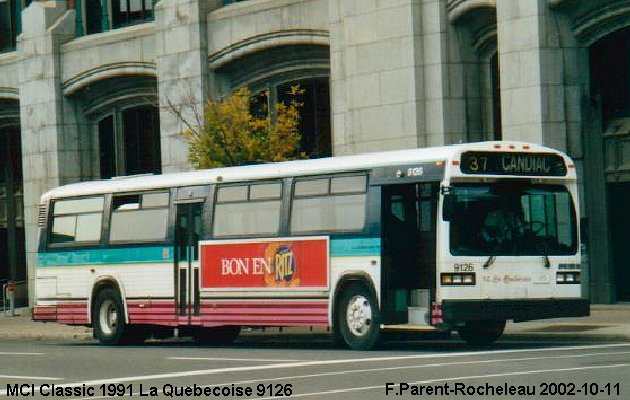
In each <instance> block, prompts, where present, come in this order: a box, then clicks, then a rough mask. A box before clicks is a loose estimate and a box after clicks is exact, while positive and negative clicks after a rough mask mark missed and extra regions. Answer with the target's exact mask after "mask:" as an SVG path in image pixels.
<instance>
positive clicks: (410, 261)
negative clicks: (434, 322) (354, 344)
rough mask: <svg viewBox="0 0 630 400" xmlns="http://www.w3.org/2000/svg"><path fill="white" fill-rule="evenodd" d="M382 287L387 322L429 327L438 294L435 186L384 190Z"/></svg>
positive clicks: (386, 188) (431, 183)
mask: <svg viewBox="0 0 630 400" xmlns="http://www.w3.org/2000/svg"><path fill="white" fill-rule="evenodd" d="M381 193H382V201H381V206H382V209H381V218H382V221H381V228H382V232H381V235H382V238H383V249H382V252H383V254H382V256H383V263H382V273H381V285H382V286H381V288H382V293H383V298H384V299H385V301H384V308H385V309H384V310H383V311H384V312H383V314H384V315H383V320H384V322H385V323H386V324H412V325H425V324H428V320H427V318H426V315H425V314H426V312H428V310H429V307H430V301H431V299H432V297H433V295H434V293H435V274H436V272H435V269H436V262H435V260H436V212H437V211H436V210H437V198H438V184H437V183H436V182H427V183H409V184H399V185H389V186H383V188H382V192H381Z"/></svg>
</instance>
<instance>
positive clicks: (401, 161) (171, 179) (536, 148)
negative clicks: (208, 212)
mask: <svg viewBox="0 0 630 400" xmlns="http://www.w3.org/2000/svg"><path fill="white" fill-rule="evenodd" d="M508 145H509V147H508ZM497 146H501V147H500V148H498V147H497ZM469 150H487V151H501V150H505V151H527V152H552V153H559V154H562V153H561V152H558V151H557V150H554V149H551V148H548V147H544V146H540V145H537V144H533V143H524V142H476V143H465V144H455V145H450V146H443V147H426V148H420V149H408V150H392V151H385V152H379V153H366V154H359V155H350V156H340V157H330V158H318V159H309V160H296V161H285V162H277V163H267V164H257V165H247V166H240V167H227V168H214V169H205V170H194V171H188V172H179V173H167V174H161V175H150V174H147V175H135V176H123V177H115V178H111V179H103V180H96V181H88V182H80V183H72V184H68V185H64V186H60V187H57V188H55V189H52V190H50V191H48V192H46V193H45V194H44V195H43V196H42V202H46V201H47V200H48V199H49V198H62V197H74V196H84V195H91V194H104V193H119V192H130V191H143V190H151V189H161V188H171V187H181V186H195V185H208V184H213V183H218V182H221V183H227V182H242V181H249V180H258V179H274V178H283V177H289V176H307V175H317V174H326V173H333V172H344V171H345V172H351V171H361V170H369V169H372V168H378V167H387V166H395V165H405V164H412V163H418V162H422V163H424V162H432V161H445V162H446V163H447V165H448V164H450V161H451V160H452V159H456V158H458V156H459V155H460V154H461V153H462V152H464V151H469ZM563 156H564V154H563ZM565 157H566V156H565Z"/></svg>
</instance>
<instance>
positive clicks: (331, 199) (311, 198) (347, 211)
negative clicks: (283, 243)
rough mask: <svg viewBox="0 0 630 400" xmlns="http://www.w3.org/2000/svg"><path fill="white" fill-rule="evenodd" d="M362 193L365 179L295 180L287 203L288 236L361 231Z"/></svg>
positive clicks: (351, 176)
mask: <svg viewBox="0 0 630 400" xmlns="http://www.w3.org/2000/svg"><path fill="white" fill-rule="evenodd" d="M366 190H367V178H366V176H365V175H347V176H337V177H332V178H317V179H312V178H310V179H304V180H297V181H296V183H295V186H294V190H293V198H292V201H291V228H290V229H291V233H297V234H302V233H315V232H347V231H360V230H362V229H363V227H364V226H365V210H366V202H367V196H366Z"/></svg>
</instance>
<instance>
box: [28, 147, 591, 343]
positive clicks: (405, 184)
mask: <svg viewBox="0 0 630 400" xmlns="http://www.w3.org/2000/svg"><path fill="white" fill-rule="evenodd" d="M577 197H578V196H577V189H576V173H575V166H574V164H573V162H572V161H571V159H570V158H568V157H567V156H566V155H564V154H563V153H560V152H558V151H555V150H552V149H549V148H545V147H541V146H538V145H535V144H527V143H507V142H484V143H473V144H463V145H453V146H447V147H439V148H425V149H413V150H402V151H391V152H383V153H375V154H364V155H356V156H346V157H334V158H328V159H317V160H301V161H291V162H283V163H270V164H262V165H251V166H243V167H232V168H220V169H211V170H202V171H194V172H184V173H177V174H165V175H159V176H158V175H148V176H136V177H124V178H114V179H109V180H101V181H95V182H85V183H77V184H71V185H67V186H63V187H59V188H56V189H54V190H51V191H49V192H48V193H46V194H44V196H43V197H42V201H41V209H40V213H39V216H40V218H39V229H40V244H39V255H38V267H37V284H36V299H37V303H36V306H35V307H34V310H33V317H34V319H35V320H38V321H56V322H58V323H63V324H72V325H86V326H92V327H94V336H95V337H96V338H97V339H98V340H99V341H100V342H101V343H103V344H120V343H129V342H141V341H143V340H144V339H145V338H146V337H147V335H153V336H154V337H156V336H157V337H161V336H166V335H168V334H172V332H173V330H174V328H178V331H179V333H180V335H183V334H187V335H192V336H194V337H196V338H197V339H198V340H200V341H204V342H214V343H219V342H222V343H226V342H230V341H232V340H233V339H234V338H235V337H236V336H237V335H238V334H239V331H240V328H241V327H262V326H266V327H271V326H273V327H286V326H326V327H330V328H331V329H332V332H334V334H335V338H336V339H338V340H341V341H345V343H347V345H348V346H350V347H351V348H353V349H369V348H371V347H373V346H374V344H375V343H376V342H377V340H378V339H379V336H380V334H381V332H382V331H384V330H397V329H398V330H405V331H438V332H439V331H444V332H447V331H449V332H450V331H458V332H459V335H460V336H461V338H462V339H464V340H465V341H467V342H469V343H471V344H476V345H479V344H488V343H492V342H493V341H495V340H496V339H497V338H499V336H500V335H501V334H502V333H503V330H504V327H505V322H506V320H513V321H514V322H520V321H528V320H534V319H541V318H554V317H572V316H585V315H588V314H589V303H588V300H586V299H583V298H581V290H580V286H581V285H580V282H581V275H582V271H581V265H580V252H579V245H578V244H579V232H578V224H577V221H578V220H579V219H578V207H577Z"/></svg>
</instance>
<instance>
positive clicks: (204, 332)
mask: <svg viewBox="0 0 630 400" xmlns="http://www.w3.org/2000/svg"><path fill="white" fill-rule="evenodd" d="M240 333H241V327H240V326H217V327H212V328H199V329H196V330H195V331H194V332H193V337H194V338H195V340H196V341H197V343H201V344H214V345H220V344H230V343H232V342H233V341H234V340H236V338H237V337H238V335H239V334H240Z"/></svg>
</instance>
